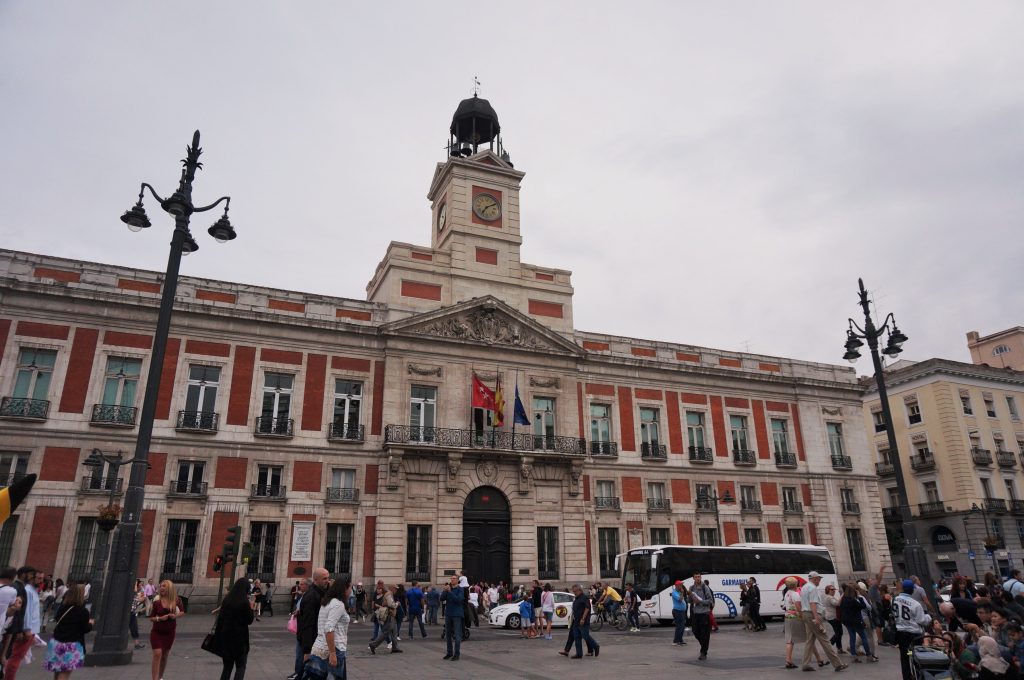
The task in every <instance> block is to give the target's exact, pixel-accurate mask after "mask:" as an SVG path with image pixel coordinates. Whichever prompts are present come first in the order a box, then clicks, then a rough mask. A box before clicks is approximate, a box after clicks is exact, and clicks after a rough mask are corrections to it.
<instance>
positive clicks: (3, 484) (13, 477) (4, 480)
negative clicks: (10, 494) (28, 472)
mask: <svg viewBox="0 0 1024 680" xmlns="http://www.w3.org/2000/svg"><path fill="white" fill-rule="evenodd" d="M24 476H25V473H24V472H4V473H2V474H0V489H5V488H7V487H9V486H10V485H11V484H14V483H15V482H16V481H18V480H19V479H21V478H22V477H24Z"/></svg>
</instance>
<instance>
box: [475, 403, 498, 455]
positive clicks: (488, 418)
mask: <svg viewBox="0 0 1024 680" xmlns="http://www.w3.org/2000/svg"><path fill="white" fill-rule="evenodd" d="M493 414H494V411H491V410H489V409H486V408H480V407H475V408H474V409H473V441H474V443H475V444H476V445H477V446H482V445H483V444H484V443H485V442H486V440H485V438H484V435H486V434H487V432H488V431H489V430H490V429H491V428H492V427H494V421H493V418H492V416H493Z"/></svg>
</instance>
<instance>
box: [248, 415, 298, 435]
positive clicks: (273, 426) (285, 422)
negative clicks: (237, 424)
mask: <svg viewBox="0 0 1024 680" xmlns="http://www.w3.org/2000/svg"><path fill="white" fill-rule="evenodd" d="M294 424H295V421H294V420H292V419H291V418H272V417H270V416H259V417H258V418H256V432H255V434H256V436H257V437H291V436H292V427H293V426H294Z"/></svg>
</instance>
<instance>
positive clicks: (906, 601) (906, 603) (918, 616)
mask: <svg viewBox="0 0 1024 680" xmlns="http://www.w3.org/2000/svg"><path fill="white" fill-rule="evenodd" d="M915 587H920V586H918V585H917V584H916V583H914V582H913V581H912V580H911V579H909V578H908V579H904V581H903V592H902V593H900V594H899V595H898V596H897V597H896V599H895V600H893V603H892V609H893V616H894V618H895V619H896V644H898V645H899V648H900V666H901V667H902V670H903V680H911V678H912V675H911V672H910V656H909V653H910V646H911V645H912V644H913V642H914V638H915V637H917V636H918V635H921V634H922V633H924V630H925V627H926V626H927V625H928V624H929V623H931V620H932V617H930V616H928V614H926V613H925V611H924V607H923V606H921V603H920V602H918V601H917V598H915V597H914V588H915Z"/></svg>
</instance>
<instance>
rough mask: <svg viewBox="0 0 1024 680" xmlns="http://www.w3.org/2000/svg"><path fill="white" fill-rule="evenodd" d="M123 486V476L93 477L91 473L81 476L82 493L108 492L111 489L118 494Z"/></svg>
mask: <svg viewBox="0 0 1024 680" xmlns="http://www.w3.org/2000/svg"><path fill="white" fill-rule="evenodd" d="M123 486H124V477H93V476H91V475H89V476H86V477H82V486H81V487H80V490H81V492H82V493H95V494H109V493H110V490H111V489H113V490H114V493H115V494H120V493H121V491H122V487H123Z"/></svg>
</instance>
